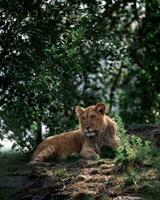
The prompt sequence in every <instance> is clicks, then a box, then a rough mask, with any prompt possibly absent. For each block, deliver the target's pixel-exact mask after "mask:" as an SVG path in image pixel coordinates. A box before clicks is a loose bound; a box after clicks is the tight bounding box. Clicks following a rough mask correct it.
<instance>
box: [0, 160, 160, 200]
mask: <svg viewBox="0 0 160 200" xmlns="http://www.w3.org/2000/svg"><path fill="white" fill-rule="evenodd" d="M129 168H131V169H129ZM124 171H126V169H125V166H121V165H120V164H118V165H117V164H115V163H114V162H113V160H112V159H101V160H98V161H86V160H78V159H77V160H70V161H66V162H59V163H56V164H53V165H51V164H48V165H47V164H46V165H42V166H30V165H24V166H23V167H22V166H21V169H18V170H17V169H16V170H13V168H12V170H11V172H7V174H5V175H1V177H0V178H1V181H0V199H1V200H9V199H14V200H59V199H60V200H61V199H62V200H63V199H65V200H72V199H75V200H83V199H84V200H91V199H95V200H112V199H114V200H118V199H124V200H138V199H147V200H148V199H152V200H154V199H159V196H160V184H158V183H159V181H160V173H159V171H158V170H157V169H153V168H151V166H150V164H148V163H146V164H145V165H143V166H141V167H139V166H138V168H137V171H136V173H135V174H132V173H133V172H134V171H133V170H132V166H128V168H127V171H128V174H126V173H124ZM129 171H130V172H131V173H129ZM7 189H8V190H7ZM5 192H6V194H5Z"/></svg>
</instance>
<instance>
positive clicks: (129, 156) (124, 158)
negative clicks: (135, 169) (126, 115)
mask: <svg viewBox="0 0 160 200" xmlns="http://www.w3.org/2000/svg"><path fill="white" fill-rule="evenodd" d="M116 121H117V124H118V135H119V137H120V140H121V146H120V147H119V148H118V149H117V150H116V161H117V162H123V163H126V164H130V165H135V164H143V161H144V160H145V159H147V158H148V157H149V155H151V149H152V148H151V143H150V142H148V141H143V140H142V139H141V138H139V137H137V136H134V135H128V134H127V133H126V130H125V128H124V125H123V122H122V120H121V118H120V117H116Z"/></svg>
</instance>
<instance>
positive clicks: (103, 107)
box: [95, 102, 107, 115]
mask: <svg viewBox="0 0 160 200" xmlns="http://www.w3.org/2000/svg"><path fill="white" fill-rule="evenodd" d="M95 109H96V111H97V112H98V113H101V114H102V115H105V113H106V111H107V106H106V105H105V104H104V103H101V102H100V103H97V104H96V106H95Z"/></svg>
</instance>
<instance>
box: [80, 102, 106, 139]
mask: <svg viewBox="0 0 160 200" xmlns="http://www.w3.org/2000/svg"><path fill="white" fill-rule="evenodd" d="M76 113H77V116H78V119H79V126H80V130H81V133H82V134H83V135H85V136H87V137H92V136H95V135H99V134H101V133H102V132H104V131H105V129H106V126H107V121H106V118H105V113H106V105H105V104H104V103H97V104H96V105H93V106H89V107H87V108H82V107H80V106H77V107H76Z"/></svg>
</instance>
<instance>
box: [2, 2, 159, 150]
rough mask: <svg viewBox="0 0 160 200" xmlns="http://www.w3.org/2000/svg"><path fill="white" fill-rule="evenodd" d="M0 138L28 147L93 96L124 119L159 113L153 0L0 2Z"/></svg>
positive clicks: (70, 122) (65, 125) (62, 126)
mask: <svg viewBox="0 0 160 200" xmlns="http://www.w3.org/2000/svg"><path fill="white" fill-rule="evenodd" d="M0 13H1V14H0V19H1V20H0V21H1V22H0V29H1V31H0V35H1V37H0V43H1V48H0V52H1V68H0V81H1V88H0V94H1V99H0V105H1V106H0V113H1V114H0V117H1V133H0V137H2V138H3V137H8V138H9V139H15V140H16V145H15V146H16V147H17V145H20V147H21V148H22V149H23V150H24V149H25V148H26V150H28V149H29V150H31V149H32V148H33V146H34V145H35V144H37V143H39V142H40V141H41V139H42V134H41V124H42V123H43V124H45V125H46V126H47V127H49V130H50V134H54V133H59V132H61V131H64V130H65V131H66V130H69V129H72V128H74V127H75V125H76V121H75V115H74V108H75V105H77V104H81V105H82V106H87V105H90V104H92V103H95V102H97V101H104V102H106V103H108V105H109V112H116V113H119V114H120V115H121V116H122V118H123V119H124V121H125V122H126V123H132V122H144V123H145V122H158V120H159V119H160V113H159V109H160V84H159V80H160V66H159V65H160V57H159V54H160V48H159V47H160V43H159V33H160V2H159V0H152V1H149V0H140V1H137V0H133V1H128V0H116V1H101V0H91V1H79V0H76V1H74V0H73V1H68V0H64V1H60V0H56V1H53V0H50V1H44V0H34V1H33V0H30V1H20V0H7V1H6V0H2V1H1V2H0Z"/></svg>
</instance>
